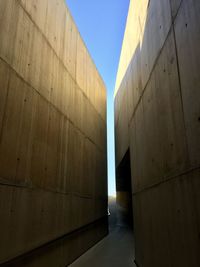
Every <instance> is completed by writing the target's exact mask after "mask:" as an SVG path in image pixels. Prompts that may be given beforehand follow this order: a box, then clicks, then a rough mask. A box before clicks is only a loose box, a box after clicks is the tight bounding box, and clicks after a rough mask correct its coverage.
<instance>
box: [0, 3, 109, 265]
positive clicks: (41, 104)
mask: <svg viewBox="0 0 200 267" xmlns="http://www.w3.org/2000/svg"><path fill="white" fill-rule="evenodd" d="M0 36H1V37H0V218H1V220H0V237H1V238H0V264H4V263H5V262H8V261H12V260H14V259H15V258H16V257H20V256H25V254H27V253H30V252H31V251H32V250H35V249H38V248H40V247H41V246H44V245H46V246H47V245H48V244H49V242H55V240H58V239H62V237H63V236H65V237H66V236H68V235H69V234H70V233H74V232H75V231H77V232H78V233H79V229H80V228H82V227H85V226H87V225H88V224H93V223H94V222H96V221H98V220H100V221H101V219H102V218H104V217H105V216H107V160H106V155H107V154H106V144H107V142H106V89H105V86H104V82H103V80H102V78H101V77H100V75H99V73H98V71H97V69H96V66H95V65H94V63H93V60H92V59H91V57H90V55H89V52H88V51H87V49H86V47H85V44H84V42H83V40H82V38H81V36H80V34H79V32H78V29H77V27H76V25H75V23H74V21H73V18H72V16H71V14H70V12H69V10H68V8H67V7H66V5H65V1H64V0H44V1H43V0H42V1H35V0H1V1H0ZM94 225H96V223H95V224H94ZM94 225H93V226H94ZM97 228H99V227H97ZM103 229H104V230H103ZM96 232H97V235H93V234H92V231H85V232H84V234H82V235H80V236H79V235H76V238H73V241H71V242H67V240H65V241H66V242H65V244H63V242H59V243H61V244H60V245H58V246H57V247H53V249H52V251H51V253H49V254H50V255H46V256H45V257H44V258H45V260H44V261H43V260H41V262H38V261H37V262H36V263H33V264H32V265H31V266H37V267H39V266H42V267H43V266H49V267H50V266H53V267H55V266H56V267H57V266H66V263H68V264H69V263H70V262H71V259H73V260H74V258H76V257H78V256H79V255H81V253H82V252H83V251H85V250H86V249H87V248H89V247H91V245H92V244H95V243H96V242H97V241H99V240H100V237H103V236H105V234H106V233H107V231H106V229H105V228H104V227H101V226H100V230H98V229H96ZM11 240H12V242H11ZM56 244H57V243H56ZM66 244H67V245H66ZM47 254H48V252H47ZM53 255H54V256H53ZM58 255H59V256H58ZM38 258H39V257H38ZM41 258H42V257H41ZM48 259H49V260H48ZM43 262H45V264H44V263H43ZM12 266H13V265H12ZM26 266H27V265H26Z"/></svg>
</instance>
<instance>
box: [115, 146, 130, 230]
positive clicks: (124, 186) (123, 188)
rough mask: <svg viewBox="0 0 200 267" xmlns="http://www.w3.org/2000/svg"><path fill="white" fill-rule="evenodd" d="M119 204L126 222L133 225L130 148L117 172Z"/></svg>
mask: <svg viewBox="0 0 200 267" xmlns="http://www.w3.org/2000/svg"><path fill="white" fill-rule="evenodd" d="M116 189H117V205H118V207H119V209H120V212H121V213H122V218H123V221H124V222H125V223H127V224H128V225H129V226H131V227H133V207H132V184H131V165H130V150H129V149H128V150H127V152H126V154H125V155H124V157H123V159H122V160H121V162H120V164H119V165H118V166H117V172H116Z"/></svg>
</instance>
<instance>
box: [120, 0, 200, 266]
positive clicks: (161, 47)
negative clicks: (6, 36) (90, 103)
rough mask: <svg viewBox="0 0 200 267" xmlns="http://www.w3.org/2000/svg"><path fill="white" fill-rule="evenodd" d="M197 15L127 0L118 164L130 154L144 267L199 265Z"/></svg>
mask: <svg viewBox="0 0 200 267" xmlns="http://www.w3.org/2000/svg"><path fill="white" fill-rule="evenodd" d="M199 12H200V2H199V0H182V1H181V0H166V1H163V0H150V1H147V0H146V1H145V0H142V1H135V0H132V1H131V2H130V10H129V15H128V19H127V27H126V32H125V36H124V43H123V47H122V53H121V59H120V64H119V70H118V77H117V82H116V91H115V130H116V164H117V168H118V166H120V163H121V162H122V160H123V158H124V155H125V154H126V152H127V151H128V149H130V162H131V175H132V195H133V214H134V231H135V243H136V244H135V246H136V261H137V263H138V266H141V267H151V266H152V267H160V266H162V267H164V266H185V267H188V266H194V267H198V266H200V254H199V251H200V205H199V203H200V138H199V137H200V50H199V47H200V30H199V29H200V16H199ZM119 191H120V188H119ZM120 194H121V193H120Z"/></svg>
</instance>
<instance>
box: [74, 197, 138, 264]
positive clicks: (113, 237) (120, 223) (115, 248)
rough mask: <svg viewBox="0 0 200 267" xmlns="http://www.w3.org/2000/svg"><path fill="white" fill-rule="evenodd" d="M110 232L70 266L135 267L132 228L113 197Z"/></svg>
mask: <svg viewBox="0 0 200 267" xmlns="http://www.w3.org/2000/svg"><path fill="white" fill-rule="evenodd" d="M109 207H110V214H111V215H110V217H109V225H110V234H109V235H108V236H107V237H106V238H104V239H103V240H102V241H100V242H99V243H98V244H97V245H96V246H94V247H93V248H91V249H90V250H89V251H88V252H86V253H85V254H84V255H83V256H81V257H80V258H79V259H77V260H76V261H75V262H74V263H73V264H71V265H70V267H88V266H93V267H110V266H113V267H136V265H135V264H134V254H133V253H134V243H133V232H132V229H130V227H129V226H128V225H127V223H126V222H125V220H124V218H123V216H122V213H121V212H120V209H119V207H118V206H117V205H116V203H115V199H112V200H110V205H109Z"/></svg>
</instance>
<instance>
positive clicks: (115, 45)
mask: <svg viewBox="0 0 200 267" xmlns="http://www.w3.org/2000/svg"><path fill="white" fill-rule="evenodd" d="M66 2H67V6H68V7H69V9H70V11H71V14H72V16H73V18H74V20H75V22H76V25H77V26H78V29H79V32H80V34H81V36H82V38H83V40H84V42H85V44H86V46H87V48H88V50H89V52H90V55H91V56H92V58H93V60H94V62H95V64H96V66H97V69H98V70H99V72H100V74H101V76H102V78H103V80H104V82H105V84H106V87H107V128H108V129H107V131H108V135H107V136H108V192H109V195H115V158H114V106H113V93H114V87H115V80H116V73H117V69H118V63H119V57H120V52H121V46H122V41H123V36H124V30H125V25H126V18H127V13H128V7H129V0H66Z"/></svg>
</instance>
